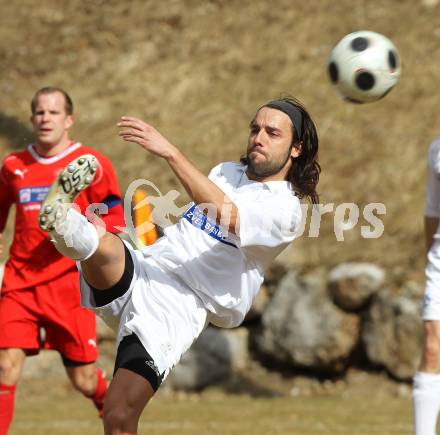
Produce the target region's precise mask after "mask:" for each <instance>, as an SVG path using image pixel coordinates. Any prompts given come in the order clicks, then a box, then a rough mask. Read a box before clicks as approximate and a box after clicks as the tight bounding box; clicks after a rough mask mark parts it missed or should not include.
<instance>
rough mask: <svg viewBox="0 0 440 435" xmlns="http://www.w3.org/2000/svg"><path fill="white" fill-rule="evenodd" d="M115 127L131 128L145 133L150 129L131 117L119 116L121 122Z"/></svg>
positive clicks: (144, 123)
mask: <svg viewBox="0 0 440 435" xmlns="http://www.w3.org/2000/svg"><path fill="white" fill-rule="evenodd" d="M117 126H118V127H128V128H133V129H135V130H140V131H145V130H147V129H148V128H149V127H150V126H149V125H148V124H147V123H146V122H144V121H142V120H140V119H138V118H134V117H132V116H121V120H120V121H119V122H118V123H117Z"/></svg>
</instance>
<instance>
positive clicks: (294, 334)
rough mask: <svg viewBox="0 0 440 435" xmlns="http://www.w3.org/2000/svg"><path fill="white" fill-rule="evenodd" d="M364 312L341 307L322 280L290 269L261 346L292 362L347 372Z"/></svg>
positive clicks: (258, 337) (257, 336)
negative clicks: (349, 357)
mask: <svg viewBox="0 0 440 435" xmlns="http://www.w3.org/2000/svg"><path fill="white" fill-rule="evenodd" d="M359 324H360V320H359V318H358V316H356V315H354V314H348V313H345V312H344V311H342V310H340V309H339V308H337V307H336V306H335V305H333V304H332V302H331V301H330V300H329V298H328V295H327V293H326V291H325V288H324V286H323V285H322V282H321V281H320V280H313V279H308V280H304V279H299V278H298V276H297V275H296V274H295V273H294V272H289V273H288V274H287V275H286V276H285V277H284V279H283V280H282V281H281V283H280V286H279V288H278V290H277V292H276V293H275V295H274V297H273V298H272V299H271V301H270V302H269V305H268V307H267V308H266V310H265V312H264V314H263V317H262V327H261V328H260V330H258V331H256V332H254V334H253V336H252V342H253V344H254V347H255V350H256V352H258V353H261V354H262V355H264V357H265V358H266V359H268V360H273V361H274V362H276V363H281V364H283V365H287V366H291V367H303V368H307V369H312V370H320V371H326V372H330V373H339V372H341V371H342V370H343V369H344V368H345V365H346V361H347V358H348V356H349V355H350V353H351V351H352V350H353V349H354V347H355V345H356V343H357V340H358V337H359Z"/></svg>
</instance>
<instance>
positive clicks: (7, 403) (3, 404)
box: [0, 384, 15, 435]
mask: <svg viewBox="0 0 440 435" xmlns="http://www.w3.org/2000/svg"><path fill="white" fill-rule="evenodd" d="M14 399H15V385H4V384H0V435H7V433H8V429H9V426H10V425H11V422H12V417H13V416H14Z"/></svg>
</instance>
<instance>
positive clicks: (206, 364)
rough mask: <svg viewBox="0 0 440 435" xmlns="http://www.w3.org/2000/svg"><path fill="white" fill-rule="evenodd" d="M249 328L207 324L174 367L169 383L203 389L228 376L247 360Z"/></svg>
mask: <svg viewBox="0 0 440 435" xmlns="http://www.w3.org/2000/svg"><path fill="white" fill-rule="evenodd" d="M247 343H248V332H247V329H245V328H236V329H231V330H226V329H217V328H214V327H208V328H207V329H206V330H205V331H204V332H203V333H202V334H201V335H200V337H199V338H198V339H197V341H196V342H195V343H194V344H193V346H192V347H191V348H190V349H189V350H188V352H186V353H185V354H184V355H183V357H182V359H181V360H180V362H179V364H178V365H177V366H176V367H174V369H173V370H172V371H171V373H170V375H169V376H168V379H167V382H166V383H167V386H168V387H171V388H173V389H177V390H186V391H191V390H201V389H202V388H204V387H206V386H208V385H212V384H215V383H218V382H220V381H223V380H226V379H227V378H229V376H230V375H231V374H232V372H233V371H235V370H240V369H243V368H245V367H246V366H247V361H248V350H247V349H248V344H247Z"/></svg>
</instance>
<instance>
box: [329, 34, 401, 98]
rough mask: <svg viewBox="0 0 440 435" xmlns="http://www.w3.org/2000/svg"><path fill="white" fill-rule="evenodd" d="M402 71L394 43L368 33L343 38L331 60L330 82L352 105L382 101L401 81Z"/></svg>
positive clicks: (378, 35) (331, 54) (379, 35)
mask: <svg viewBox="0 0 440 435" xmlns="http://www.w3.org/2000/svg"><path fill="white" fill-rule="evenodd" d="M400 71H401V66H400V58H399V53H398V51H397V49H396V47H395V46H394V44H393V43H392V42H391V41H390V40H389V39H388V38H387V37H385V36H383V35H381V34H380V33H376V32H370V31H367V30H363V31H359V32H353V33H350V34H348V35H346V36H344V37H343V38H342V39H341V40H340V41H339V42H338V43H337V44H336V46H335V48H334V49H333V50H332V52H331V53H330V58H329V60H328V73H329V76H330V80H331V82H332V83H333V84H334V85H335V87H336V89H337V90H338V92H339V93H340V94H341V95H342V97H343V98H344V99H345V100H347V101H350V102H353V103H368V102H371V101H376V100H379V99H380V98H383V97H384V96H385V95H386V94H388V92H390V91H391V89H392V88H393V87H394V86H395V85H396V84H397V82H398V81H399V77H400Z"/></svg>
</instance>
